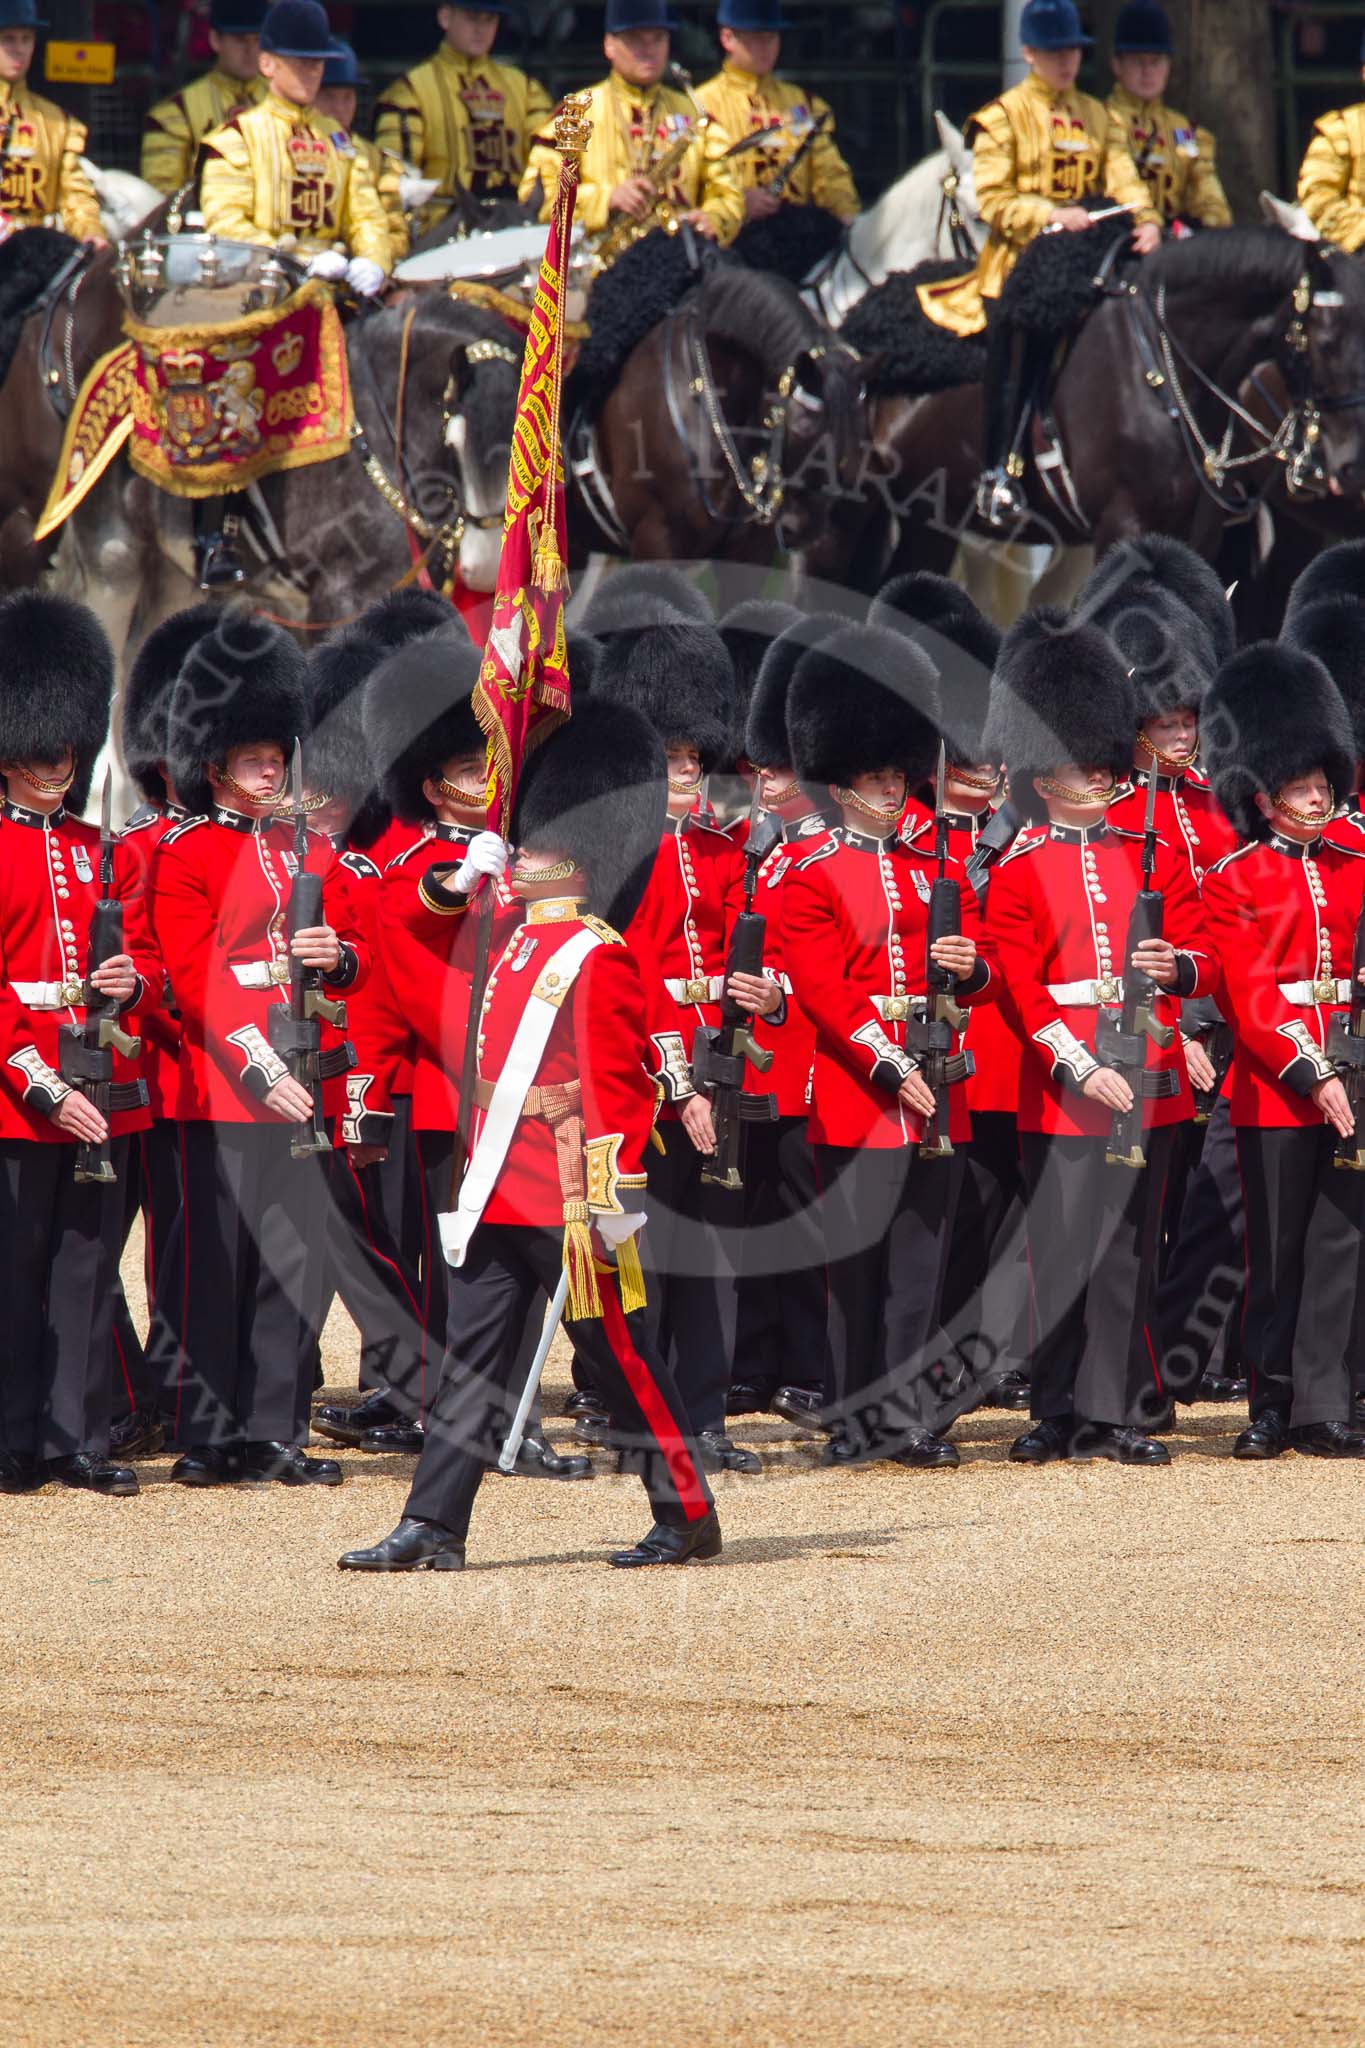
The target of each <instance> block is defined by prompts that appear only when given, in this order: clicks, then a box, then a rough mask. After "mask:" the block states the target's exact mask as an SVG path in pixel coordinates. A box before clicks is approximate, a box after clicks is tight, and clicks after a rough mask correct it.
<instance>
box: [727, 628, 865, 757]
mask: <svg viewBox="0 0 1365 2048" xmlns="http://www.w3.org/2000/svg"><path fill="white" fill-rule="evenodd" d="M847 623H848V621H847V620H846V619H841V618H839V617H838V616H837V614H836V613H834V612H817V613H815V614H813V615H812V616H811V617H810V618H799V617H798V618H797V619H796V620H795V621H794V622H793V624H792V625H790V626H788V628H787V630H786V632H785V633H783V634H782V635H781V637H780V638H779V639H776V640H774V641H773V644H772V646H771V647H770V648H769V649H768V652H767V654H766V655H765V656H764V658H763V666H762V668H761V669H760V670H759V672H758V681H757V682H756V683H755V685H754V693H753V696H752V697H751V698H750V699H749V720H748V724H747V726H746V728H745V733H744V752H745V754H746V755H747V756H748V758H749V760H750V761H752V762H753V764H754V766H755V767H756V768H789V767H790V766H791V742H790V741H789V739H788V738H787V698H788V695H789V693H790V691H791V686H792V677H793V676H794V675H795V674H796V670H797V665H798V663H799V662H800V660H801V658H802V656H803V655H804V654H805V653H806V652H807V650H808V649H809V648H812V647H818V646H819V645H820V642H821V641H822V640H828V639H829V637H830V635H831V633H839V632H842V631H843V629H844V627H845V626H846V625H847Z"/></svg>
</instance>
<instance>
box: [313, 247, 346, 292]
mask: <svg viewBox="0 0 1365 2048" xmlns="http://www.w3.org/2000/svg"><path fill="white" fill-rule="evenodd" d="M308 275H309V277H321V278H325V279H326V281H327V283H328V284H338V283H339V282H340V281H341V279H342V278H343V277H345V275H346V258H345V257H344V256H343V255H342V253H341V251H340V249H320V250H319V251H318V253H317V255H316V256H315V257H314V258H313V260H312V262H311V263H310V264H309V266H308Z"/></svg>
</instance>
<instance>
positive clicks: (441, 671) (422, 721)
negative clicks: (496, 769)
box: [364, 626, 484, 825]
mask: <svg viewBox="0 0 1365 2048" xmlns="http://www.w3.org/2000/svg"><path fill="white" fill-rule="evenodd" d="M482 662H483V656H482V655H481V654H480V652H479V650H478V648H477V647H476V646H475V645H474V643H473V641H472V640H471V639H470V637H469V635H468V633H466V632H465V630H464V627H463V626H448V627H447V628H446V629H445V630H444V631H443V632H440V633H428V634H427V635H426V637H425V639H422V640H410V641H409V642H408V644H407V646H406V647H400V648H398V649H397V650H396V651H395V652H394V653H393V654H391V655H390V656H389V657H388V659H387V661H384V662H381V663H380V665H379V667H378V668H377V669H375V670H373V672H372V673H371V675H370V679H369V681H368V682H367V683H366V685H365V708H364V731H365V746H366V750H367V752H368V754H369V757H370V762H371V765H372V767H373V770H374V774H375V777H376V779H377V781H378V783H379V789H380V794H381V795H382V797H383V799H384V802H385V803H386V804H387V805H388V808H389V809H390V810H391V811H392V813H393V815H394V817H395V818H401V819H402V820H403V822H404V823H405V824H408V825H418V824H423V823H426V822H428V821H429V820H430V819H432V818H433V817H434V816H435V813H434V812H433V810H432V808H431V805H430V804H429V803H428V802H427V799H426V797H425V795H424V794H423V791H422V784H423V782H424V781H425V780H426V779H427V777H428V776H435V775H439V774H440V772H441V768H442V766H443V764H444V763H445V762H447V761H449V760H450V759H451V758H452V756H453V755H455V754H475V753H478V752H479V751H480V749H481V748H482V747H483V745H484V736H483V733H482V731H481V730H480V727H479V722H478V720H477V719H476V718H475V716H474V704H473V697H474V686H475V684H476V683H477V682H478V680H479V669H480V667H481V665H482Z"/></svg>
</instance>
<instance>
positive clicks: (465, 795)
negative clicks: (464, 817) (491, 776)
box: [432, 775, 488, 818]
mask: <svg viewBox="0 0 1365 2048" xmlns="http://www.w3.org/2000/svg"><path fill="white" fill-rule="evenodd" d="M432 786H433V788H435V789H436V790H438V791H439V792H440V795H441V797H442V799H443V801H444V802H446V803H448V804H459V805H460V806H461V807H462V808H463V809H464V810H466V811H477V812H478V814H479V816H480V817H481V818H486V817H487V816H488V796H487V793H486V791H483V790H480V792H479V794H478V795H477V796H475V795H474V794H473V793H472V791H470V790H467V789H461V788H460V786H459V784H458V783H455V782H447V781H446V779H445V777H444V775H434V776H433V777H432Z"/></svg>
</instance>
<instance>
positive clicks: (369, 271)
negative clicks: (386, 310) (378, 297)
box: [346, 256, 387, 299]
mask: <svg viewBox="0 0 1365 2048" xmlns="http://www.w3.org/2000/svg"><path fill="white" fill-rule="evenodd" d="M346 282H347V284H348V285H349V286H350V287H351V290H352V291H353V292H355V293H356V294H357V296H358V297H360V298H362V299H372V298H373V297H374V295H375V293H376V292H382V291H383V289H384V286H385V284H386V282H387V279H386V276H385V273H384V272H383V271H382V270H381V269H380V267H379V265H378V264H377V263H374V262H372V261H371V260H370V258H369V257H368V256H353V257H352V258H351V260H350V262H349V263H348V264H347V265H346Z"/></svg>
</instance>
